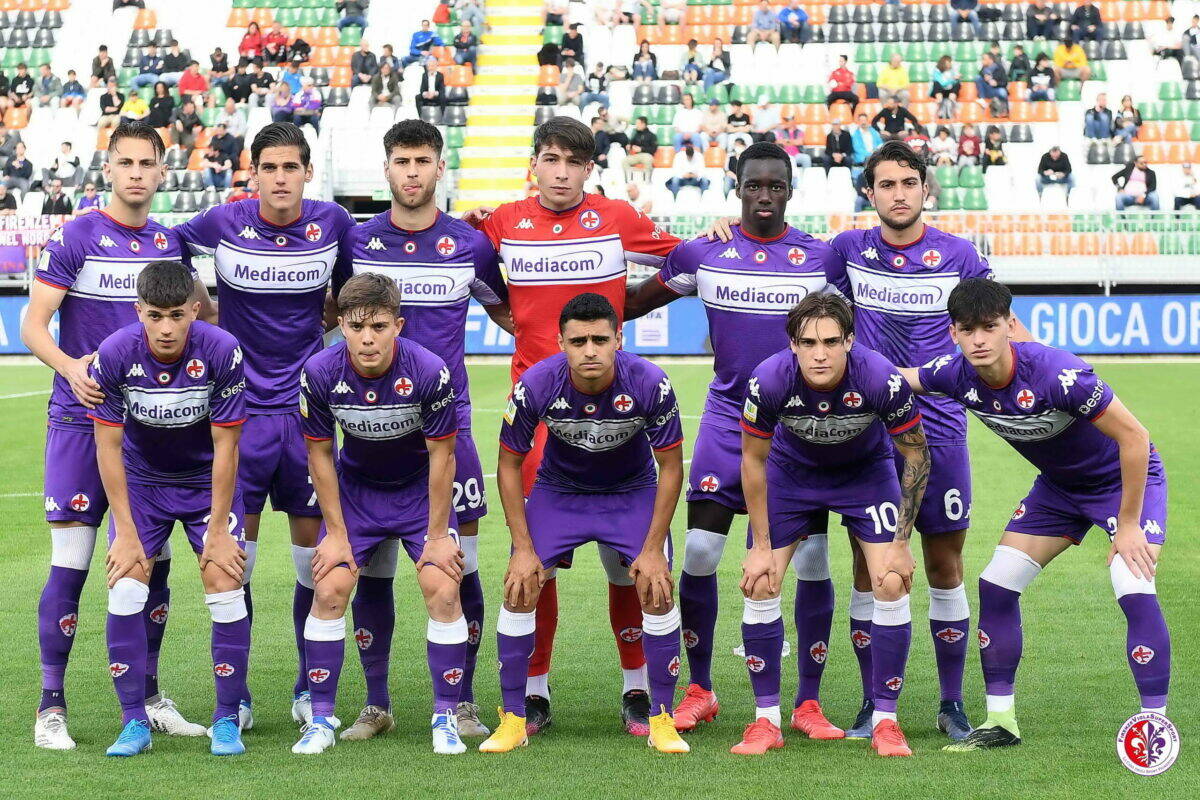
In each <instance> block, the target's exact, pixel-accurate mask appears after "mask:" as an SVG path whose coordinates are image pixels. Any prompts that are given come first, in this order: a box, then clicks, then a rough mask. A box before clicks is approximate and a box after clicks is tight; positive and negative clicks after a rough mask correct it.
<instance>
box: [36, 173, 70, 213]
mask: <svg viewBox="0 0 1200 800" xmlns="http://www.w3.org/2000/svg"><path fill="white" fill-rule="evenodd" d="M71 210H72V206H71V198H70V197H68V196H67V193H66V192H64V191H63V184H62V181H60V180H59V179H58V178H55V179H53V180H52V181H50V189H49V191H47V192H46V197H45V199H44V200H42V214H43V215H48V214H61V215H65V214H70V213H71Z"/></svg>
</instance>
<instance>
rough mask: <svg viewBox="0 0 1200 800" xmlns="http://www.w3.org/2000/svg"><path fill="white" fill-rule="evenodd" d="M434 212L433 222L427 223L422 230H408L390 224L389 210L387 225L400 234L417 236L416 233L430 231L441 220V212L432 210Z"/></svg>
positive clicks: (393, 223)
mask: <svg viewBox="0 0 1200 800" xmlns="http://www.w3.org/2000/svg"><path fill="white" fill-rule="evenodd" d="M434 210H435V211H436V212H437V214H436V215H435V216H434V218H433V222H431V223H429V224H428V225H426V226H425V227H424V228H418V229H416V230H409V229H408V228H401V227H400V226H399V225H397V224H396V223H395V222H392V212H391V211H390V210H389V211H388V212H387V221H388V225H391V226H392V230H396V231H399V232H400V233H406V234H408V235H409V236H412V235H414V234H418V233H424V232H425V231H427V230H430V229H432V228H433V227H434V226H436V225H437V224H438V223H439V222H441V220H442V210H441V209H440V208H438V209H434Z"/></svg>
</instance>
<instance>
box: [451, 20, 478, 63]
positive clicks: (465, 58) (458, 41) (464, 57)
mask: <svg viewBox="0 0 1200 800" xmlns="http://www.w3.org/2000/svg"><path fill="white" fill-rule="evenodd" d="M478 52H479V37H477V36H476V35H475V34H474V33H472V32H471V23H469V22H467V21H466V20H463V23H462V25H460V26H459V28H458V35H457V36H455V37H454V63H455V64H470V65H471V68H472V69H474V67H475V59H476V53H478Z"/></svg>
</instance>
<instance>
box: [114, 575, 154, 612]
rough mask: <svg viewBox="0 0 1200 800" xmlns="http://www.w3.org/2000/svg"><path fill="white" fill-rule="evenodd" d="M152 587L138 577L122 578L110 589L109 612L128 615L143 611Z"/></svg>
mask: <svg viewBox="0 0 1200 800" xmlns="http://www.w3.org/2000/svg"><path fill="white" fill-rule="evenodd" d="M149 597H150V587H149V586H147V585H146V584H144V583H142V582H141V581H139V580H137V579H136V578H121V579H120V580H118V581H117V582H116V583H115V584H114V585H113V587H112V588H111V589H109V590H108V613H110V614H113V615H115V616H118V617H128V616H132V615H133V614H140V613H142V609H144V608H145V607H146V600H147V599H149Z"/></svg>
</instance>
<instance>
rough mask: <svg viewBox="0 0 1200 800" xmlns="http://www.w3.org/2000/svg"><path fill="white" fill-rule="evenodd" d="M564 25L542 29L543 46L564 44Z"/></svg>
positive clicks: (548, 26)
mask: <svg viewBox="0 0 1200 800" xmlns="http://www.w3.org/2000/svg"><path fill="white" fill-rule="evenodd" d="M562 38H563V29H562V25H547V26H546V27H545V28H543V29H542V44H559V45H560V44H562Z"/></svg>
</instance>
